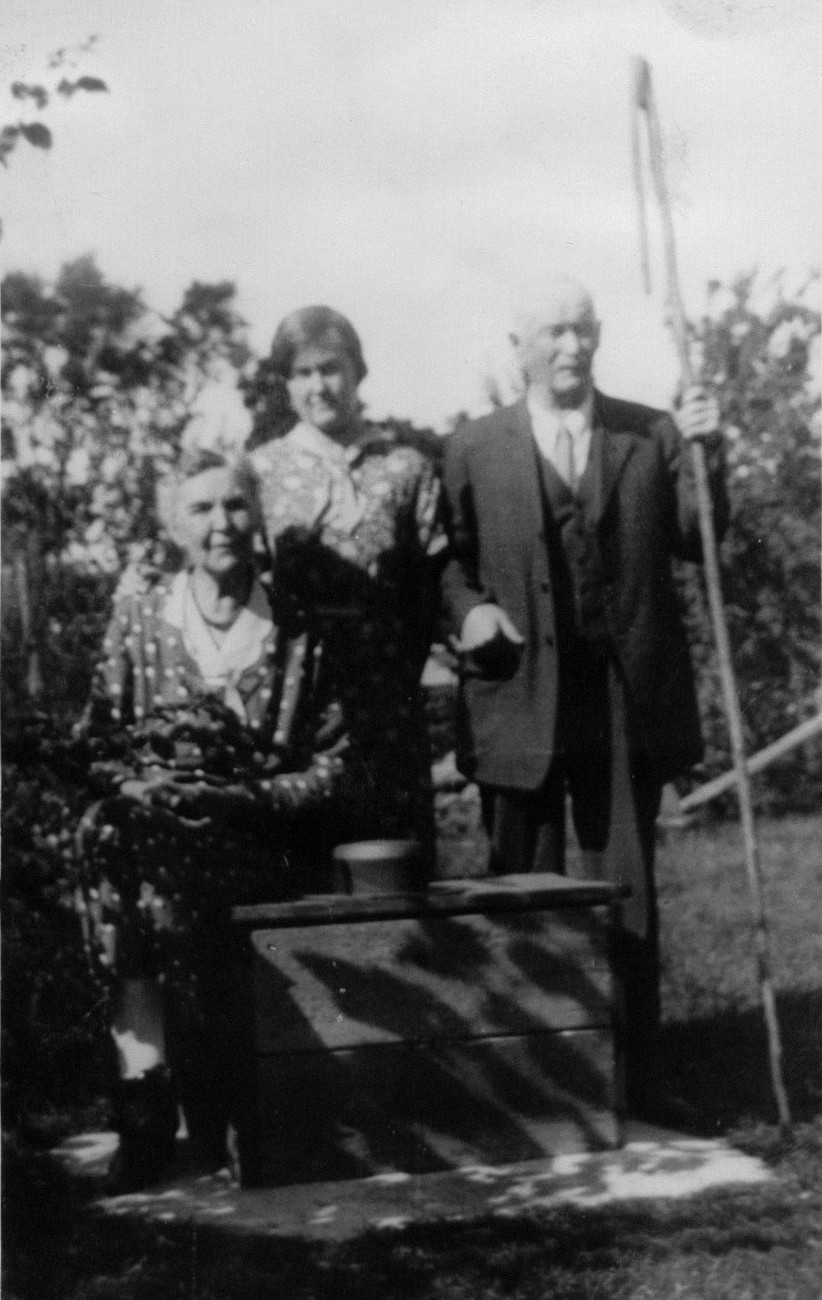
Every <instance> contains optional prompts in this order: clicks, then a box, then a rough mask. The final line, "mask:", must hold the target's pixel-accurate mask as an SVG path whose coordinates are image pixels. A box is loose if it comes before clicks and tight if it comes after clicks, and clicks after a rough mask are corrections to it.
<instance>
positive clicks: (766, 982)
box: [633, 58, 791, 1129]
mask: <svg viewBox="0 0 822 1300" xmlns="http://www.w3.org/2000/svg"><path fill="white" fill-rule="evenodd" d="M633 62H634V67H633V72H634V105H635V106H637V107H639V108H640V109H642V110H643V111H644V113H645V115H646V118H647V122H648V146H649V159H650V164H651V175H652V178H653V182H654V187H655V189H656V193H657V198H658V200H659V208H660V214H661V220H662V239H663V245H664V251H665V265H666V272H667V281H668V309H669V313H670V325H671V330H672V332H673V336H674V340H675V342H676V347H677V351H678V353H679V363H680V367H681V370H682V379H683V384H684V385H685V387H690V386H691V385H692V384H693V383H694V378H695V377H694V371H693V366H692V365H691V357H690V351H689V348H688V328H687V322H686V318H685V308H684V306H683V303H682V294H681V292H680V288H679V271H678V268H677V259H676V242H675V239H674V224H673V217H672V214H671V200H670V195H669V193H668V186H667V182H666V178H665V164H664V156H663V146H662V133H661V130H660V126H659V118H658V117H657V112H656V106H655V103H654V97H653V91H652V89H651V68H650V65H649V64H648V62H647V61H646V60H645V59H642V58H638V59H635V60H634V61H633ZM691 450H692V452H693V462H694V475H695V479H696V491H697V503H698V507H699V526H700V532H701V535H702V552H703V562H704V565H705V580H706V584H707V590H708V603H709V606H710V610H711V621H712V623H713V629H714V638H715V640H716V648H717V655H718V658H719V674H720V678H721V681H722V695H723V698H724V702H725V714H726V717H727V721H728V731H729V733H730V741H731V754H732V757H733V765H734V772H735V774H736V787H737V795H738V798H739V815H740V824H741V828H742V841H743V847H744V852H745V868H746V871H747V876H748V884H749V887H750V891H751V898H752V901H753V909H754V925H755V942H756V960H757V970H758V975H759V986H760V991H761V997H762V1006H763V1010H764V1013H765V1023H766V1027H767V1032H768V1052H769V1057H770V1067H771V1082H772V1085H773V1092H774V1098H775V1100H776V1108H777V1113H778V1115H779V1123H780V1125H781V1126H782V1128H784V1129H787V1128H789V1127H790V1123H791V1116H790V1110H789V1107H788V1096H787V1093H786V1091H785V1084H784V1081H783V1078H782V1044H781V1039H780V1034H779V1020H778V1018H777V1014H776V998H775V996H774V991H773V983H772V980H771V964H770V954H769V944H768V927H767V921H766V916H765V905H764V897H763V889H762V872H761V868H760V864H759V853H758V849H757V843H756V835H755V832H754V818H753V803H752V800H751V786H750V781H749V780H748V770H747V766H746V762H745V743H744V739H743V734H742V714H741V711H740V708H739V698H738V695H737V691H736V682H735V679H734V669H733V660H732V657H731V643H730V638H729V636H728V624H727V621H726V618H725V607H724V603H723V599H722V581H721V578H720V573H719V552H718V548H717V544H716V533H715V531H714V522H713V507H712V504H711V491H710V485H709V482H708V468H707V464H706V461H705V449H704V447H703V446H702V444H701V442H699V440H693V441H692V442H691Z"/></svg>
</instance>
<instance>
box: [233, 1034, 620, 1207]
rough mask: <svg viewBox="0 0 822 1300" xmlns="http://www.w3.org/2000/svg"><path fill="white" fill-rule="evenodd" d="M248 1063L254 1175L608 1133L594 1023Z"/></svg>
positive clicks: (319, 1173) (375, 1164)
mask: <svg viewBox="0 0 822 1300" xmlns="http://www.w3.org/2000/svg"><path fill="white" fill-rule="evenodd" d="M256 1068H257V1097H258V1107H259V1113H258V1115H257V1116H256V1120H257V1124H256V1130H255V1139H256V1144H257V1145H256V1156H257V1159H256V1161H255V1164H254V1168H253V1181H259V1182H260V1183H262V1184H287V1183H292V1182H314V1181H318V1180H325V1179H336V1178H359V1177H365V1176H368V1175H371V1174H376V1173H382V1172H386V1171H390V1170H403V1171H406V1172H409V1173H422V1172H430V1171H433V1170H441V1169H449V1168H454V1167H456V1166H459V1165H464V1164H477V1163H479V1164H506V1163H508V1162H510V1161H514V1160H531V1159H540V1158H542V1157H543V1156H550V1155H556V1154H559V1153H562V1152H568V1151H582V1150H598V1149H602V1148H605V1147H612V1146H616V1145H617V1144H618V1141H619V1133H618V1126H617V1121H616V1118H615V1115H614V1097H613V1079H614V1063H613V1046H612V1041H611V1036H610V1034H609V1033H607V1032H606V1031H603V1030H590V1029H588V1030H571V1031H566V1032H562V1033H554V1034H534V1035H517V1036H513V1037H499V1038H490V1039H482V1040H479V1041H474V1042H460V1043H446V1044H443V1043H438V1044H392V1045H390V1046H387V1047H369V1048H361V1049H359V1050H355V1051H351V1050H346V1051H338V1052H322V1053H311V1052H298V1053H294V1054H292V1055H276V1056H268V1057H263V1058H260V1059H258V1061H257V1063H256ZM246 1181H251V1179H248V1178H247V1179H246Z"/></svg>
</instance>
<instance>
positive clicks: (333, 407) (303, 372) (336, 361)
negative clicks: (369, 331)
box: [286, 334, 359, 438]
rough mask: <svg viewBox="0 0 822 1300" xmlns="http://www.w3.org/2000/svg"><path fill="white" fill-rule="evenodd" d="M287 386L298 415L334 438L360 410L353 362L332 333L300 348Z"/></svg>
mask: <svg viewBox="0 0 822 1300" xmlns="http://www.w3.org/2000/svg"><path fill="white" fill-rule="evenodd" d="M286 388H287V389H288V396H289V399H290V401H291V406H292V408H293V410H294V412H295V414H296V415H298V416H299V418H300V419H301V420H304V421H305V423H306V424H313V425H314V427H315V429H319V430H320V432H321V433H326V434H328V435H329V436H330V437H332V438H333V437H334V435H335V434H336V433H341V432H343V431H344V430H345V429H347V428H348V427H349V426H350V425H351V424H352V423H353V421H354V420H355V418H356V416H357V413H358V411H359V402H358V400H357V374H356V370H355V367H354V362H353V361H352V360H351V357H350V356H349V355H348V353H347V352H346V351H345V349H344V348H343V347H342V346H341V344H340V343H339V341H338V340H337V339H336V338H335V337H334V335H333V334H329V335H328V336H327V337H326V338H325V339H323V340H322V342H321V343H320V344H318V345H317V346H314V347H306V348H300V350H299V351H298V352H297V354H296V356H295V357H294V361H293V363H292V366H291V375H290V377H289V378H288V379H287V380H286Z"/></svg>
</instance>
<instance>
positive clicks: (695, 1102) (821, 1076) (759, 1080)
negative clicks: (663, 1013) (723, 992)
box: [662, 989, 822, 1131]
mask: <svg viewBox="0 0 822 1300" xmlns="http://www.w3.org/2000/svg"><path fill="white" fill-rule="evenodd" d="M777 1012H778V1020H779V1027H780V1035H781V1040H782V1068H783V1074H784V1079H785V1087H786V1090H787V1093H788V1099H789V1103H790V1107H791V1114H792V1118H793V1120H794V1121H795V1122H797V1123H801V1122H804V1121H808V1120H811V1119H813V1117H814V1116H816V1115H818V1114H819V1113H820V1110H822V989H816V990H813V991H811V992H804V993H783V994H780V995H778V997H777ZM662 1056H663V1068H664V1071H665V1077H666V1079H667V1080H668V1083H669V1086H670V1088H671V1090H672V1092H674V1093H675V1095H677V1096H680V1097H682V1098H683V1099H684V1100H686V1101H687V1102H689V1103H690V1104H691V1105H692V1106H693V1107H695V1109H696V1110H697V1111H698V1112H699V1113H700V1114H701V1115H704V1116H705V1117H706V1120H708V1121H709V1122H710V1124H711V1125H712V1126H713V1127H714V1128H715V1130H716V1131H726V1130H728V1129H730V1128H733V1127H735V1126H737V1125H739V1124H741V1123H750V1122H751V1121H754V1122H757V1121H758V1122H761V1123H766V1124H772V1123H775V1122H776V1118H777V1116H776V1106H775V1103H774V1099H773V1092H772V1089H771V1078H770V1066H769V1056H768V1039H767V1034H766V1030H765V1022H764V1017H763V1013H762V1010H761V1008H750V1009H746V1010H744V1011H734V1010H728V1011H723V1012H721V1013H718V1014H717V1015H715V1016H709V1017H705V1018H704V1019H699V1020H689V1021H685V1022H681V1023H673V1024H669V1025H666V1026H665V1027H664V1028H663V1032H662Z"/></svg>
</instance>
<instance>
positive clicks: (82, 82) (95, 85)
mask: <svg viewBox="0 0 822 1300" xmlns="http://www.w3.org/2000/svg"><path fill="white" fill-rule="evenodd" d="M74 85H75V87H76V89H77V90H108V86H107V85H106V83H105V82H104V81H101V80H100V78H99V77H80V78H79V80H78V81H75V83H74Z"/></svg>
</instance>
